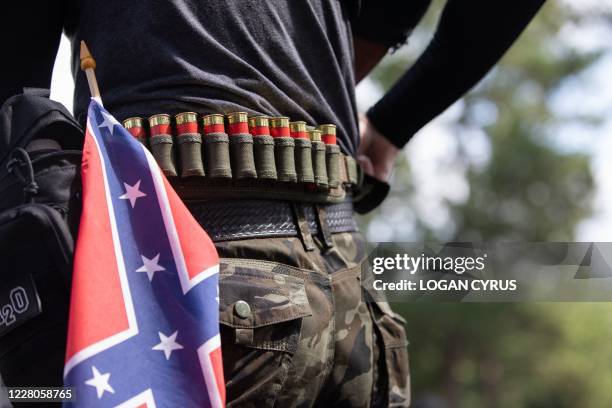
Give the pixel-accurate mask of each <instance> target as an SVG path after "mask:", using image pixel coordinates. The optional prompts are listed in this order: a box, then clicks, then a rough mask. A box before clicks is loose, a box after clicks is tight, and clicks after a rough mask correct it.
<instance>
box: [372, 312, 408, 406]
mask: <svg viewBox="0 0 612 408" xmlns="http://www.w3.org/2000/svg"><path fill="white" fill-rule="evenodd" d="M368 306H369V308H370V311H371V313H372V320H373V322H374V333H375V336H376V344H377V346H378V347H377V353H376V354H375V356H376V355H377V356H378V358H377V364H376V365H375V367H376V368H375V381H374V388H375V389H374V392H373V394H374V395H373V399H374V401H373V406H376V407H408V406H409V405H410V369H409V365H408V340H407V338H406V330H405V325H406V321H405V320H404V319H403V318H402V317H401V316H400V315H398V314H397V313H394V312H393V311H392V310H391V308H390V307H389V304H388V303H387V302H376V303H375V302H371V303H369V304H368Z"/></svg>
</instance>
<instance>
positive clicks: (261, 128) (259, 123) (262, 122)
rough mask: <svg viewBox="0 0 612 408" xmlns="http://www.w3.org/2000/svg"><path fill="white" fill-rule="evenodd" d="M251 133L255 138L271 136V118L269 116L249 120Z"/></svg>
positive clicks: (253, 117) (254, 117)
mask: <svg viewBox="0 0 612 408" xmlns="http://www.w3.org/2000/svg"><path fill="white" fill-rule="evenodd" d="M249 131H250V132H251V134H252V135H253V136H264V135H269V134H270V118H268V117H267V116H252V117H250V118H249Z"/></svg>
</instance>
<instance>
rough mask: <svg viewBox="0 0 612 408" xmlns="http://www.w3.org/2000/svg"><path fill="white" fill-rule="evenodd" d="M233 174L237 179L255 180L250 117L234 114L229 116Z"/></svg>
mask: <svg viewBox="0 0 612 408" xmlns="http://www.w3.org/2000/svg"><path fill="white" fill-rule="evenodd" d="M227 122H228V124H229V126H228V129H229V131H228V133H229V136H230V137H229V139H230V159H231V164H232V174H233V175H234V178H236V179H244V178H255V177H257V171H256V169H255V159H254V155H253V136H251V134H250V133H249V115H248V114H247V113H246V112H233V113H229V114H228V115H227Z"/></svg>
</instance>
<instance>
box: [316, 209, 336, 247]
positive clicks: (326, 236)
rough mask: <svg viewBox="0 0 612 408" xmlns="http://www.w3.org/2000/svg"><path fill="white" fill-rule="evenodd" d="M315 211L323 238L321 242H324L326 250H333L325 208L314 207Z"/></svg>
mask: <svg viewBox="0 0 612 408" xmlns="http://www.w3.org/2000/svg"><path fill="white" fill-rule="evenodd" d="M316 209H317V221H318V222H319V228H320V230H321V235H322V236H323V242H325V246H326V247H327V249H329V248H333V246H334V241H333V239H332V235H331V232H330V230H329V224H328V223H327V211H326V210H325V207H324V206H321V205H316Z"/></svg>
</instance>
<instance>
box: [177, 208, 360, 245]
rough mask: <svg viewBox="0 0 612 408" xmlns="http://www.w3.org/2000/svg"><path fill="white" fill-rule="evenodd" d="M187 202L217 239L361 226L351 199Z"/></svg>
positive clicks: (336, 230) (277, 235) (347, 228)
mask: <svg viewBox="0 0 612 408" xmlns="http://www.w3.org/2000/svg"><path fill="white" fill-rule="evenodd" d="M185 204H186V205H187V208H189V211H191V213H192V214H193V216H194V217H195V219H196V220H197V221H198V222H199V223H200V225H201V226H202V227H203V228H204V230H205V231H206V232H207V233H208V235H209V236H210V237H211V239H212V240H213V241H231V240H237V239H248V238H264V237H281V236H298V235H301V234H303V233H304V232H305V231H303V230H304V229H305V228H307V229H308V232H310V234H311V235H317V234H319V233H320V232H321V233H323V234H326V233H327V232H329V233H332V234H334V233H340V232H352V231H357V230H358V228H357V223H356V221H355V218H354V216H353V203H352V201H350V200H347V201H344V202H342V203H339V204H331V205H313V204H305V203H295V202H288V201H276V200H244V199H243V200H238V199H236V200H227V199H225V200H205V201H187V202H186V203H185ZM322 225H323V228H322ZM326 240H327V239H326Z"/></svg>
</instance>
